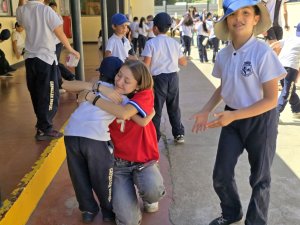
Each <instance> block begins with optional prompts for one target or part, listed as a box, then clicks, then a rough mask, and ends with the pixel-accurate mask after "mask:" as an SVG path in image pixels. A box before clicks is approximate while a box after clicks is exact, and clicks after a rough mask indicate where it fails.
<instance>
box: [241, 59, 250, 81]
mask: <svg viewBox="0 0 300 225" xmlns="http://www.w3.org/2000/svg"><path fill="white" fill-rule="evenodd" d="M252 73H253V69H252V65H251V62H250V61H246V62H244V64H243V68H242V70H241V74H242V75H243V76H244V77H249V76H250V75H251V74H252Z"/></svg>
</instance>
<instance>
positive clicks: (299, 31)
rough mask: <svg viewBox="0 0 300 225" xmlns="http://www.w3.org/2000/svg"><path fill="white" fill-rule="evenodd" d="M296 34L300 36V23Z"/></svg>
mask: <svg viewBox="0 0 300 225" xmlns="http://www.w3.org/2000/svg"><path fill="white" fill-rule="evenodd" d="M296 36H297V37H300V23H298V25H297V26H296Z"/></svg>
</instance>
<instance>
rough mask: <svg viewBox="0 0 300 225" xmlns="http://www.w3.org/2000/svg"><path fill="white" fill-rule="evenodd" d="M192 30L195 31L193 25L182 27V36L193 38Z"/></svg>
mask: <svg viewBox="0 0 300 225" xmlns="http://www.w3.org/2000/svg"><path fill="white" fill-rule="evenodd" d="M192 29H193V25H191V26H186V25H184V24H183V25H182V36H189V37H192V36H193V34H192Z"/></svg>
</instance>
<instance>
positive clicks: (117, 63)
mask: <svg viewBox="0 0 300 225" xmlns="http://www.w3.org/2000/svg"><path fill="white" fill-rule="evenodd" d="M122 65H123V62H122V60H121V59H119V58H118V57H115V56H109V57H105V58H103V60H102V62H101V65H100V67H99V72H100V74H101V76H104V77H106V78H107V79H108V80H114V79H115V76H116V75H117V73H118V72H119V70H120V68H121V66H122Z"/></svg>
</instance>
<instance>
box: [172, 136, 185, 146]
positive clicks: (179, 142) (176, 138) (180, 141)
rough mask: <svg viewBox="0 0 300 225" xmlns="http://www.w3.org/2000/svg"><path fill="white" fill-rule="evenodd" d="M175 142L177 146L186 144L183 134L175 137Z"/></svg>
mask: <svg viewBox="0 0 300 225" xmlns="http://www.w3.org/2000/svg"><path fill="white" fill-rule="evenodd" d="M174 142H175V143H177V144H182V143H184V136H183V135H182V134H180V135H177V136H176V137H174Z"/></svg>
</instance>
